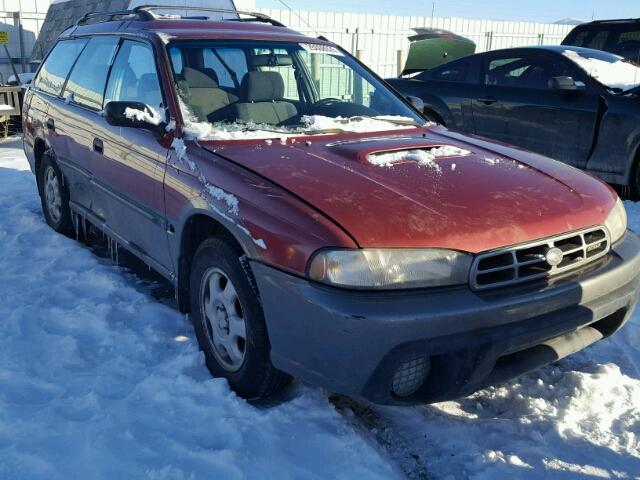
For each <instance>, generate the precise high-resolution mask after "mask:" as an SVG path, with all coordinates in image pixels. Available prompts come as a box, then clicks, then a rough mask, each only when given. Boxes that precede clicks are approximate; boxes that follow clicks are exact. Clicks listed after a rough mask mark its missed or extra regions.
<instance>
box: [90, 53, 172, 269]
mask: <svg viewBox="0 0 640 480" xmlns="http://www.w3.org/2000/svg"><path fill="white" fill-rule="evenodd" d="M110 101H123V102H124V101H130V102H141V103H145V104H147V105H148V106H149V107H151V108H153V109H154V110H155V111H157V112H158V113H159V114H160V115H165V102H164V99H163V95H162V90H161V88H160V81H159V77H158V73H157V68H156V62H155V57H154V54H153V49H152V47H151V45H149V44H147V43H146V42H141V41H133V40H124V41H123V42H122V43H121V45H120V48H119V51H118V53H117V55H116V58H115V61H114V62H113V66H112V68H111V73H110V76H109V80H108V83H107V87H106V93H105V99H104V105H106V104H107V103H109V102H110ZM93 149H94V151H95V152H97V153H99V155H97V156H95V157H94V158H95V161H94V168H93V170H94V191H95V192H96V198H97V199H98V202H97V205H96V210H97V211H98V212H99V213H100V215H101V216H103V217H104V218H105V220H106V223H107V225H108V226H109V229H110V230H112V231H113V232H114V233H115V234H117V236H118V237H120V238H122V239H124V240H125V241H126V243H127V244H128V245H129V246H130V247H131V248H132V249H133V250H134V251H135V252H137V253H139V254H142V255H144V257H145V259H147V260H153V262H152V264H153V266H154V267H155V268H157V269H158V270H160V271H161V272H162V273H164V274H166V273H167V272H169V271H172V266H171V261H170V256H169V249H168V242H167V231H166V220H165V214H164V195H163V181H164V173H165V168H166V157H167V151H168V148H167V147H166V146H164V145H163V143H162V136H161V135H159V134H157V133H154V132H151V131H149V130H144V129H138V128H127V127H122V128H118V134H116V135H114V134H107V135H104V136H103V135H99V134H98V135H96V138H95V139H94V141H93Z"/></svg>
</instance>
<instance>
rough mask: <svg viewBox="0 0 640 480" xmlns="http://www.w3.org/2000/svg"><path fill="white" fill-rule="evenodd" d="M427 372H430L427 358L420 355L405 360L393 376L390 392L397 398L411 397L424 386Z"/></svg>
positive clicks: (429, 363) (429, 361) (429, 362)
mask: <svg viewBox="0 0 640 480" xmlns="http://www.w3.org/2000/svg"><path fill="white" fill-rule="evenodd" d="M429 370H431V360H430V358H429V357H427V356H423V355H422V356H419V357H411V358H409V359H408V360H405V361H404V362H402V363H401V364H400V366H399V367H398V369H397V370H396V372H395V373H394V374H393V383H392V385H391V390H392V392H393V393H394V394H395V395H397V396H398V397H408V396H410V395H413V394H414V393H416V392H417V391H418V390H419V389H420V387H422V385H423V384H424V381H425V380H426V379H427V376H428V375H429Z"/></svg>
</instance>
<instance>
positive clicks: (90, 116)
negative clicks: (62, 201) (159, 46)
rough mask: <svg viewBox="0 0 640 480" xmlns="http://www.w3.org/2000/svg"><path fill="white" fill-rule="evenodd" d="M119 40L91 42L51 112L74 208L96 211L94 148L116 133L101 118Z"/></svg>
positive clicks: (59, 159)
mask: <svg viewBox="0 0 640 480" xmlns="http://www.w3.org/2000/svg"><path fill="white" fill-rule="evenodd" d="M119 41H120V39H119V38H118V37H115V36H108V37H107V36H105V37H96V38H93V39H91V40H90V41H89V42H88V44H87V46H86V47H85V48H84V50H83V51H82V53H81V54H80V56H79V57H78V59H77V61H76V62H75V64H74V66H73V69H72V70H71V74H70V75H69V78H68V79H67V81H66V84H65V87H64V89H63V92H62V95H61V97H62V98H60V99H58V100H57V101H56V102H55V103H54V104H53V105H52V107H51V109H50V116H51V117H52V118H53V120H54V121H55V127H56V133H57V134H59V135H64V138H65V147H64V149H60V152H58V149H56V154H57V155H58V161H59V163H60V165H61V167H62V168H63V171H65V175H66V176H68V177H69V178H76V179H78V181H77V182H75V183H72V184H71V185H70V187H71V188H70V189H69V190H70V192H71V201H72V205H71V206H72V208H73V209H75V210H79V209H78V208H77V207H78V206H79V207H81V209H86V210H88V211H90V212H95V211H96V208H97V204H96V196H95V194H94V191H93V186H92V184H93V182H94V177H95V173H96V172H95V165H96V162H97V161H99V154H98V153H97V152H95V150H94V148H93V141H94V139H95V138H96V137H97V136H106V135H108V134H109V132H110V134H112V135H113V134H117V129H115V128H114V127H111V126H110V125H108V124H107V122H106V121H105V120H104V117H103V116H102V115H101V113H100V112H101V111H102V101H103V94H104V87H105V85H106V82H107V75H108V73H109V67H110V66H111V62H112V61H113V58H114V56H115V53H116V50H117V48H118V44H119Z"/></svg>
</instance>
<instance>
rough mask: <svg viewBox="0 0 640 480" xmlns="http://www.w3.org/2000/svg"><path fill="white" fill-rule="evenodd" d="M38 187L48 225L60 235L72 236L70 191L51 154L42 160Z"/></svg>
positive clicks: (48, 153) (47, 154) (46, 154)
mask: <svg viewBox="0 0 640 480" xmlns="http://www.w3.org/2000/svg"><path fill="white" fill-rule="evenodd" d="M38 187H39V189H40V201H41V203H42V211H43V213H44V218H45V220H46V222H47V224H48V225H49V226H50V227H51V228H53V229H54V230H55V231H56V232H58V233H62V234H64V235H71V234H72V233H73V222H72V219H71V210H70V208H69V189H68V188H67V186H66V185H65V183H64V181H63V177H62V172H61V171H60V168H59V167H58V165H57V164H56V162H55V160H54V159H53V157H52V155H51V153H50V152H47V153H45V154H44V156H43V158H42V164H41V165H40V169H39V171H38Z"/></svg>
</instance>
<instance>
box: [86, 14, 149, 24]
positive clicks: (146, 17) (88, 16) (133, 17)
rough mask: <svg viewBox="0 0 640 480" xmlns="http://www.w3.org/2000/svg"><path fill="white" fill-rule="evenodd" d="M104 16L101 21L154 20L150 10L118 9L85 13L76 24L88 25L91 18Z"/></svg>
mask: <svg viewBox="0 0 640 480" xmlns="http://www.w3.org/2000/svg"><path fill="white" fill-rule="evenodd" d="M99 18H103V20H101V22H110V21H111V20H116V19H120V20H143V21H144V20H153V19H154V16H153V14H151V13H150V12H146V11H145V12H143V11H140V12H137V11H136V10H116V11H113V12H92V13H87V14H85V15H84V16H83V17H82V18H81V19H80V20H78V21H77V22H76V26H80V25H86V24H87V23H89V22H90V21H91V20H95V19H99Z"/></svg>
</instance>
